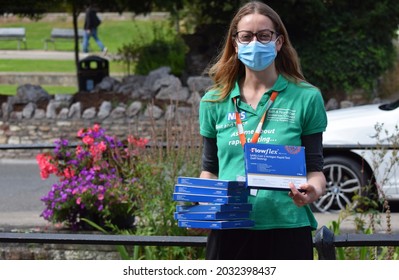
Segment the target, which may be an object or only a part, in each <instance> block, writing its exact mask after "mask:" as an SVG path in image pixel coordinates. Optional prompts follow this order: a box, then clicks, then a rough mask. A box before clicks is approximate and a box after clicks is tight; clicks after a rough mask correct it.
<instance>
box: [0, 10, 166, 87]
mask: <svg viewBox="0 0 399 280" xmlns="http://www.w3.org/2000/svg"><path fill="white" fill-rule="evenodd" d="M157 24H159V23H157ZM161 24H162V26H163V27H165V26H168V24H169V23H168V22H166V21H165V22H161ZM1 26H2V27H25V29H26V41H27V49H28V50H44V40H45V39H46V38H49V37H50V34H51V30H52V28H73V25H72V21H71V20H70V19H68V20H67V19H66V18H59V20H58V21H54V22H48V21H40V20H39V21H28V20H20V22H9V23H7V22H2V23H1ZM78 28H83V22H82V21H80V22H79V24H78ZM154 29H156V27H155V26H154V21H146V20H123V21H122V20H103V22H102V24H101V25H100V27H99V30H98V34H99V37H100V39H101V41H102V42H103V43H104V45H105V46H107V48H108V53H109V54H110V55H115V54H116V53H117V52H118V49H119V48H121V47H122V46H123V45H124V44H128V43H131V42H134V41H138V42H141V41H143V39H150V38H153V37H154ZM172 31H173V30H172V29H171V33H173V32H172ZM143 36H144V37H145V38H143ZM90 44H91V46H92V48H93V49H92V51H93V52H94V54H95V53H96V52H99V50H98V47H97V45H96V43H95V42H94V40H93V39H91V40H90ZM21 47H23V44H21ZM79 48H80V50H81V46H79ZM0 50H17V42H16V41H1V44H0ZM48 50H50V51H51V50H54V45H53V44H51V43H49V44H48ZM55 50H57V51H70V52H73V51H74V42H73V40H58V41H56V44H55ZM21 51H23V50H21ZM76 71H77V70H76V66H75V62H74V60H71V61H66V60H33V59H32V60H31V59H23V60H22V59H0V72H52V73H76ZM109 71H110V75H111V76H112V74H121V73H126V69H125V68H124V65H123V63H121V62H116V61H115V60H112V59H111V60H110V62H109ZM42 86H43V87H44V88H45V89H46V90H48V92H49V93H50V94H54V93H71V92H73V93H74V92H76V88H75V87H72V88H71V87H63V86H46V85H42ZM17 87H18V85H7V84H0V94H7V95H12V94H15V93H16V88H17Z"/></svg>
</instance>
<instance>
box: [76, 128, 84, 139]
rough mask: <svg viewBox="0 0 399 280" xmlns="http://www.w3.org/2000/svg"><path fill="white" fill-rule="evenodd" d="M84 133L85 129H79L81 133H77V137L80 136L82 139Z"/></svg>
mask: <svg viewBox="0 0 399 280" xmlns="http://www.w3.org/2000/svg"><path fill="white" fill-rule="evenodd" d="M83 133H84V129H83V128H81V129H79V131H78V133H77V136H78V137H82V135H83Z"/></svg>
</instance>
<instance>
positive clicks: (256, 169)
mask: <svg viewBox="0 0 399 280" xmlns="http://www.w3.org/2000/svg"><path fill="white" fill-rule="evenodd" d="M244 156H245V169H246V183H247V187H248V188H253V189H273V190H289V183H290V182H292V183H294V185H295V186H297V187H298V186H299V185H300V184H303V183H306V161H305V148H304V147H302V146H286V145H273V144H255V143H246V144H245V145H244Z"/></svg>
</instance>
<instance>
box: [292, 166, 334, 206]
mask: <svg viewBox="0 0 399 280" xmlns="http://www.w3.org/2000/svg"><path fill="white" fill-rule="evenodd" d="M289 187H290V189H291V190H290V192H289V193H288V195H289V196H290V197H291V198H292V200H293V201H294V203H295V204H296V205H297V206H298V207H301V206H304V205H306V204H311V203H313V202H315V201H316V200H318V199H319V197H320V196H321V195H322V194H323V193H324V192H325V189H326V179H325V177H324V174H323V172H309V174H308V181H307V183H305V184H302V185H300V186H299V188H296V186H295V185H294V184H293V183H290V184H289Z"/></svg>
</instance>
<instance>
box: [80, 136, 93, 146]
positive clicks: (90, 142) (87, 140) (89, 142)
mask: <svg viewBox="0 0 399 280" xmlns="http://www.w3.org/2000/svg"><path fill="white" fill-rule="evenodd" d="M82 142H83V143H85V144H86V145H93V143H94V139H93V138H92V137H91V136H88V135H86V136H85V137H83V139H82Z"/></svg>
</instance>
